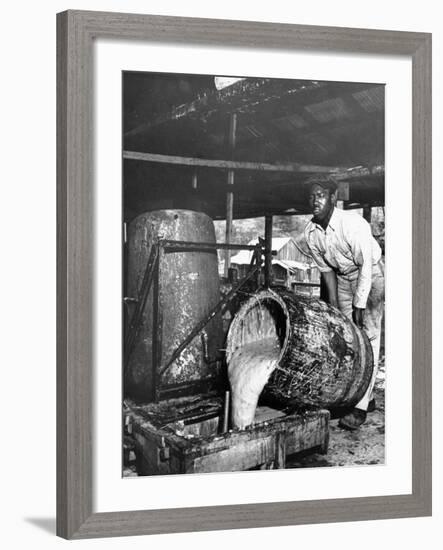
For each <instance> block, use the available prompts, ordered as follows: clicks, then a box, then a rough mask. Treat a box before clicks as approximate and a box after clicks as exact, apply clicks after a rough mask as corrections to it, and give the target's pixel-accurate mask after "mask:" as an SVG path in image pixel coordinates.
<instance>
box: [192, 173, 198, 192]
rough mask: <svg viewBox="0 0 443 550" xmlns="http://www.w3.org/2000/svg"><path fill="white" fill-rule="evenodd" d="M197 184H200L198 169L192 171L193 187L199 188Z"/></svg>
mask: <svg viewBox="0 0 443 550" xmlns="http://www.w3.org/2000/svg"><path fill="white" fill-rule="evenodd" d="M197 184H198V179H197V170H194V172H192V182H191V185H192V189H194V190H195V189H197Z"/></svg>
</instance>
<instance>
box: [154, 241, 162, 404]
mask: <svg viewBox="0 0 443 550" xmlns="http://www.w3.org/2000/svg"><path fill="white" fill-rule="evenodd" d="M163 258H164V248H163V246H162V244H159V247H158V257H157V262H156V266H155V272H154V286H153V320H152V395H153V398H154V401H155V402H156V403H157V402H158V397H159V388H158V387H157V385H158V383H159V382H160V380H161V377H160V376H158V373H159V372H161V366H162V345H163V300H162V284H161V270H162V267H163Z"/></svg>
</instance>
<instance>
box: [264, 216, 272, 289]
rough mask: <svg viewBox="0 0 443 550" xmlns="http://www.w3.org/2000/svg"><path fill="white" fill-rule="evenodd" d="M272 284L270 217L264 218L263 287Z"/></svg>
mask: <svg viewBox="0 0 443 550" xmlns="http://www.w3.org/2000/svg"><path fill="white" fill-rule="evenodd" d="M271 284H272V216H269V215H267V216H265V286H266V287H269V286H271Z"/></svg>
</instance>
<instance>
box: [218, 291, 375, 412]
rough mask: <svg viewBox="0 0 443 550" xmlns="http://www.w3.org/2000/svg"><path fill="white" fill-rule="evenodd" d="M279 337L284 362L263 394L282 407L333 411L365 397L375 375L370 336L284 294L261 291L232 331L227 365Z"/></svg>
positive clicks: (321, 307)
mask: <svg viewBox="0 0 443 550" xmlns="http://www.w3.org/2000/svg"><path fill="white" fill-rule="evenodd" d="M272 334H274V335H275V334H276V335H277V337H278V341H279V343H280V348H281V349H280V356H279V359H278V362H277V366H276V367H275V368H274V370H273V371H272V374H271V375H270V378H269V379H268V382H267V383H266V385H265V387H264V390H263V393H266V394H267V395H269V396H272V397H273V398H274V399H277V400H278V401H280V402H282V403H289V402H291V403H297V404H301V405H314V406H319V407H325V408H331V407H338V406H352V405H355V404H356V403H358V401H359V400H360V399H361V398H362V397H363V395H364V393H365V391H366V389H367V387H368V385H369V382H370V379H371V376H372V371H373V356H372V348H371V345H370V342H369V339H368V338H367V336H366V334H365V333H364V332H363V331H361V330H360V329H358V328H357V327H356V325H354V323H352V322H351V321H350V320H349V319H347V318H346V317H345V316H344V315H343V314H342V313H341V312H340V311H339V310H338V309H336V308H334V307H331V306H329V305H328V304H326V303H325V302H323V301H321V300H317V299H311V298H307V297H304V296H299V295H295V294H294V293H292V292H290V291H289V290H287V289H286V288H280V287H278V288H273V289H269V290H262V291H259V292H258V293H257V294H255V295H254V296H252V297H251V298H249V299H248V300H247V301H246V302H244V303H243V304H242V306H241V307H240V309H239V311H238V312H237V314H236V315H235V317H234V319H233V321H232V323H231V326H230V328H229V332H228V337H227V351H226V353H227V360H228V363H229V360H230V358H231V357H232V356H233V354H234V353H235V352H236V351H238V350H239V348H241V347H242V346H244V345H245V344H250V343H251V342H257V343H258V342H259V341H260V340H262V339H263V338H264V337H265V338H268V337H270V336H272Z"/></svg>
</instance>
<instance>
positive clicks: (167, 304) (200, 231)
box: [125, 210, 223, 402]
mask: <svg viewBox="0 0 443 550" xmlns="http://www.w3.org/2000/svg"><path fill="white" fill-rule="evenodd" d="M158 236H160V237H162V238H163V239H169V240H176V241H192V242H213V243H215V231H214V223H213V221H212V219H211V218H210V217H209V216H207V215H206V214H204V213H202V212H195V211H191V210H157V211H152V212H146V213H144V214H141V215H140V216H138V217H137V218H135V219H134V220H133V221H132V222H131V223H130V225H129V227H128V272H127V291H126V293H127V296H129V297H131V298H137V296H138V294H139V289H140V286H141V283H142V280H143V275H144V272H145V269H146V264H147V260H148V256H149V253H150V250H151V245H152V242H153V241H154V240H156V239H157V237H158ZM219 300H220V283H219V276H218V260H217V252H216V250H197V251H196V250H193V251H187V252H172V253H168V254H164V255H163V258H162V260H161V265H160V302H159V308H160V310H161V312H162V319H163V330H162V331H161V340H162V353H161V355H162V362H163V364H165V362H166V361H167V360H168V359H169V358H170V357H171V356H172V354H173V352H174V351H175V349H176V348H177V347H178V346H179V344H181V343H182V342H183V340H184V339H185V338H186V337H187V336H188V334H189V333H190V332H191V330H192V329H193V328H194V326H195V325H197V323H198V322H199V321H201V320H202V319H203V318H204V317H206V315H207V314H208V313H209V312H210V310H211V309H212V308H213V306H214V305H215V304H217V302H218V301H219ZM152 324H153V288H151V291H150V293H149V297H148V301H147V304H146V307H145V310H144V313H143V317H142V322H141V327H140V330H139V333H138V337H137V339H136V341H135V345H134V348H133V352H132V353H131V355H130V359H129V363H128V365H127V368H126V371H125V394H126V395H128V396H130V397H132V398H134V399H137V400H139V401H144V402H149V401H152V400H153V396H154V389H155V388H154V386H155V385H161V387H162V389H163V390H167V389H168V388H173V389H175V388H179V387H180V386H182V387H184V386H189V385H190V384H191V385H192V384H193V383H196V382H200V383H204V382H205V381H207V380H209V379H213V378H214V377H216V375H217V372H216V368H215V361H216V357H217V355H218V353H219V351H218V350H219V348H220V347H221V343H222V338H223V335H222V326H221V318H220V316H215V317H214V318H213V319H212V320H211V322H210V323H208V324H207V325H206V327H205V328H204V329H203V331H202V333H203V334H204V336H203V338H202V334H199V335H198V336H196V337H195V338H194V339H193V340H192V342H191V343H190V344H189V345H188V346H187V347H186V348H185V350H184V351H183V352H182V353H181V355H180V356H179V357H178V359H177V360H176V361H174V362H173V363H172V364H171V366H170V367H169V368H168V369H167V370H166V371H165V373H164V375H163V377H162V378H161V380H159V379H158V376H157V377H156V372H155V371H156V370H157V368H158V366H156V367H155V366H154V365H153V359H152V328H153V327H152ZM157 374H158V373H157ZM187 393H191V391H190V390H189V391H187Z"/></svg>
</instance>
